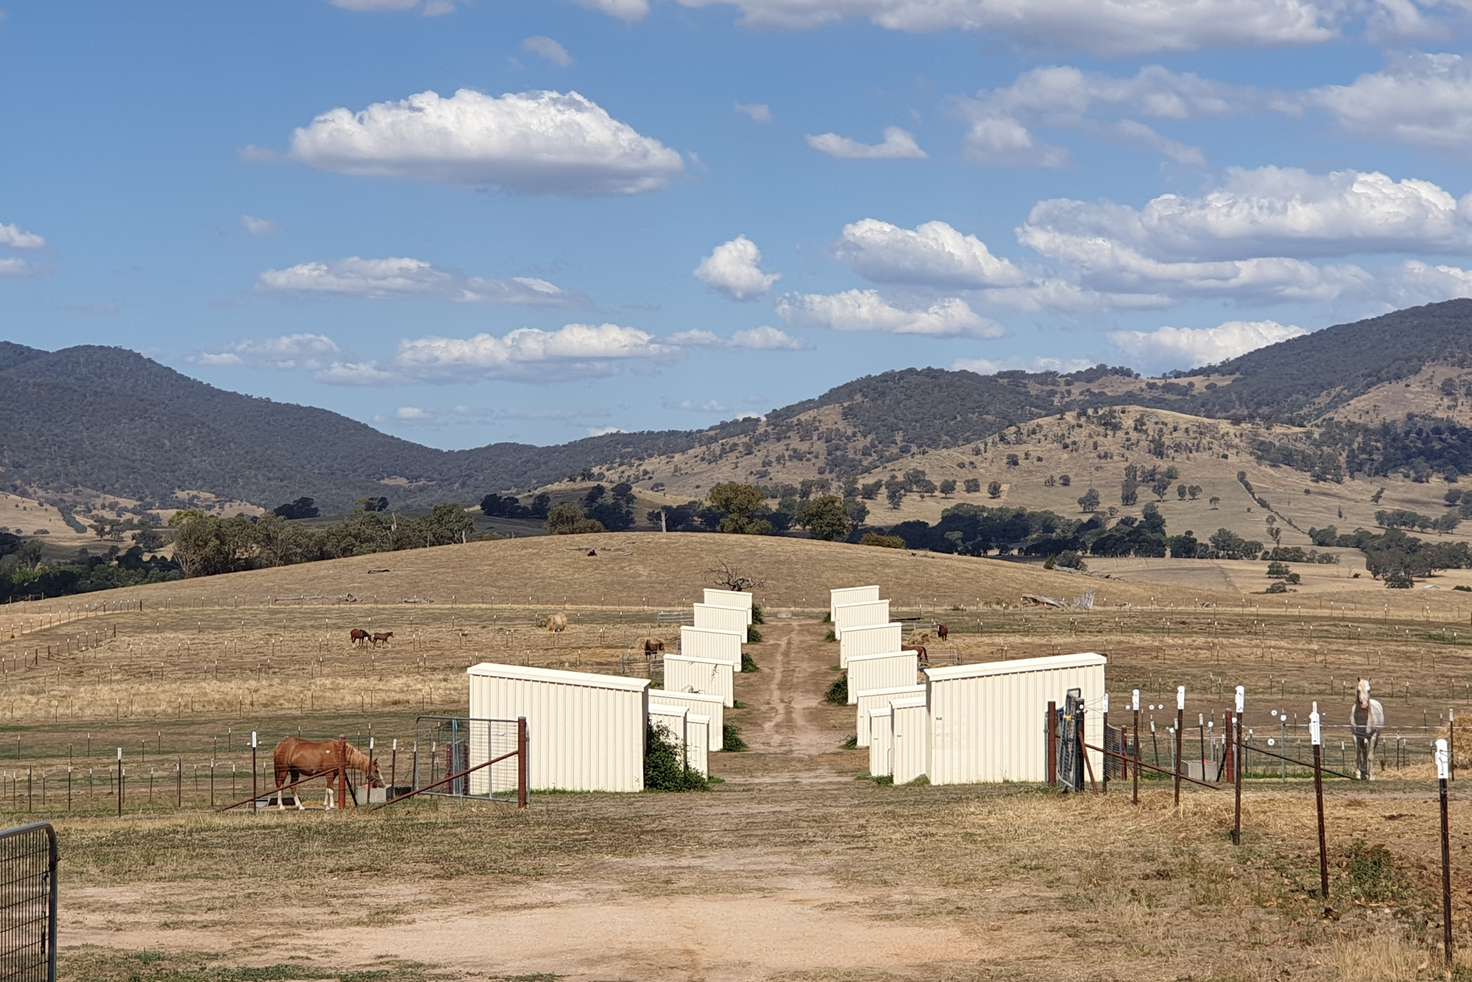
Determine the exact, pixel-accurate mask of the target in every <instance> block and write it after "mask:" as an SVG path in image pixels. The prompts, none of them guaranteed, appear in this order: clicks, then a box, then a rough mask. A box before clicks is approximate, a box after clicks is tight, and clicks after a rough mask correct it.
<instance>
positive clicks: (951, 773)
mask: <svg viewBox="0 0 1472 982" xmlns="http://www.w3.org/2000/svg"><path fill="white" fill-rule="evenodd" d="M1107 663H1108V661H1107V659H1106V658H1105V657H1104V656H1103V655H1100V654H1095V653H1093V652H1083V653H1080V654H1073V655H1051V656H1048V657H1044V658H1022V659H1018V660H1016V661H999V662H986V663H984V664H980V665H958V666H956V667H954V668H932V669H928V670H927V671H926V673H925V674H926V678H927V682H926V699H927V702H928V703H929V705H930V769H929V771H928V773H929V775H930V782H931V783H932V784H972V783H977V782H984V781H1042V780H1044V779H1045V778H1046V776H1047V775H1046V772H1047V745H1046V744H1047V740H1046V736H1045V729H1044V727H1045V725H1046V721H1045V720H1044V715H1045V714H1046V712H1047V707H1048V702H1049V701H1052V702H1056V703H1057V704H1058V705H1059V706H1060V707H1061V706H1062V705H1063V701H1064V699H1065V697H1066V696H1067V695H1068V690H1069V689H1079V690H1080V691H1081V692H1082V693H1083V698H1084V702H1085V706H1086V707H1087V711H1086V713H1085V715H1084V738H1085V740H1086V741H1087V742H1088V743H1089V744H1091V745H1093V746H1095V747H1102V746H1103V745H1104V744H1103V732H1104V730H1103V725H1102V724H1103V721H1102V720H1101V719H1100V716H1099V713H1098V711H1097V707H1098V706H1099V705H1100V704H1101V702H1102V701H1103V698H1104V691H1105V689H1104V668H1105V665H1106V664H1107ZM1088 755H1089V761H1090V763H1091V765H1092V766H1093V769H1094V773H1095V774H1102V773H1103V770H1102V768H1103V763H1104V761H1103V757H1102V755H1101V754H1099V753H1098V752H1097V751H1092V750H1091V751H1088Z"/></svg>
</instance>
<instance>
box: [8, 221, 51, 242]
mask: <svg viewBox="0 0 1472 982" xmlns="http://www.w3.org/2000/svg"><path fill="white" fill-rule="evenodd" d="M45 245H46V240H45V239H43V238H42V237H41V236H39V235H37V234H36V233H35V232H27V231H26V230H25V229H23V228H21V227H20V226H19V225H6V224H5V223H4V222H0V246H7V247H9V248H11V249H40V248H42V247H44V246H45Z"/></svg>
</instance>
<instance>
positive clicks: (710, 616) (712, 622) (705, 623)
mask: <svg viewBox="0 0 1472 982" xmlns="http://www.w3.org/2000/svg"><path fill="white" fill-rule="evenodd" d="M694 608H695V626H696V627H710V628H714V629H716V630H717V631H735V632H737V633H738V634H740V635H741V636H742V637H743V638H744V637H746V619H747V617H748V616H749V615H750V613H751V612H750V611H747V610H742V609H741V608H740V607H716V606H713V605H711V604H695V605H694Z"/></svg>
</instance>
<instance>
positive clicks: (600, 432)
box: [588, 426, 623, 436]
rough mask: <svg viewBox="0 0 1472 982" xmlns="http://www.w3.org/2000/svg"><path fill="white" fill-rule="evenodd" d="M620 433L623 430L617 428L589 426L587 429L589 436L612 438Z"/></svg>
mask: <svg viewBox="0 0 1472 982" xmlns="http://www.w3.org/2000/svg"><path fill="white" fill-rule="evenodd" d="M622 432H623V428H622V427H618V426H591V427H589V428H588V435H589V436H612V435H613V434H615V433H622Z"/></svg>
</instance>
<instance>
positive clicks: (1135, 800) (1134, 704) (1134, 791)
mask: <svg viewBox="0 0 1472 982" xmlns="http://www.w3.org/2000/svg"><path fill="white" fill-rule="evenodd" d="M1130 708H1131V709H1133V710H1134V713H1135V735H1134V743H1135V766H1134V767H1132V768H1130V780H1131V782H1132V783H1131V786H1130V803H1131V804H1135V805H1138V804H1139V803H1140V690H1139V689H1134V690H1131V692H1130Z"/></svg>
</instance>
